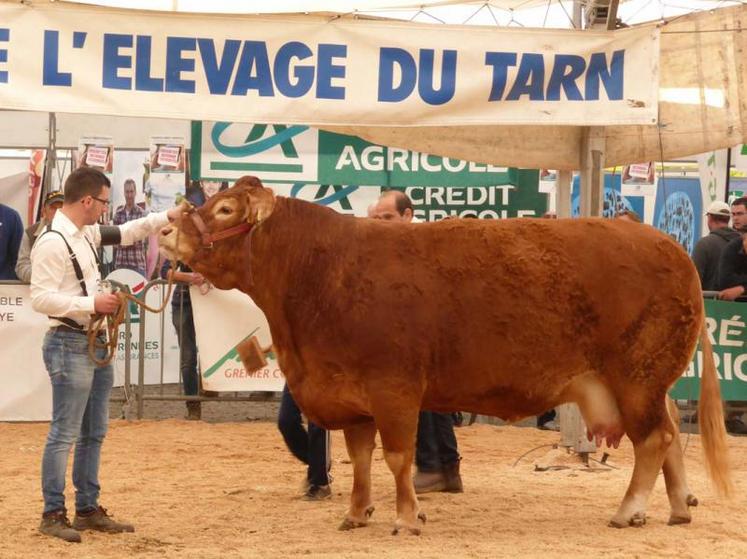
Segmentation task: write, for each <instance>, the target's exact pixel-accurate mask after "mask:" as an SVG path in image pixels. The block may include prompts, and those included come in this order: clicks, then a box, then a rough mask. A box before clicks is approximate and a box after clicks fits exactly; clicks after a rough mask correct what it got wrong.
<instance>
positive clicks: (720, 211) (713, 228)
mask: <svg viewBox="0 0 747 559" xmlns="http://www.w3.org/2000/svg"><path fill="white" fill-rule="evenodd" d="M706 218H707V219H708V230H709V231H710V233H709V234H708V235H706V236H705V237H703V238H702V239H700V240H699V241H698V242H697V243H696V244H695V248H694V249H693V262H694V263H695V268H697V270H698V276H700V285H701V288H702V289H703V291H717V290H718V288H719V284H718V265H719V258H720V257H721V251H722V250H723V249H724V247H725V246H726V245H727V244H728V242H729V241H731V240H733V239H736V238H737V237H739V236H740V235H739V231H735V230H734V229H732V228H731V227H729V220H730V219H731V209H730V208H729V204H727V203H726V202H713V203H712V204H711V205H710V206H709V208H708V211H707V212H706Z"/></svg>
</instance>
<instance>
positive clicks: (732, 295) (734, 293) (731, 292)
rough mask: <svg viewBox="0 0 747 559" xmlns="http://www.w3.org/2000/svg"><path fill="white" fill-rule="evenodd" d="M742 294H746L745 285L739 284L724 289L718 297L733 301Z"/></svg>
mask: <svg viewBox="0 0 747 559" xmlns="http://www.w3.org/2000/svg"><path fill="white" fill-rule="evenodd" d="M742 294H744V287H743V286H741V285H737V286H734V287H730V288H729V289H724V290H723V291H721V292H720V293H719V294H718V297H717V298H718V299H723V300H724V301H733V300H734V299H736V298H737V297H740V296H741V295H742Z"/></svg>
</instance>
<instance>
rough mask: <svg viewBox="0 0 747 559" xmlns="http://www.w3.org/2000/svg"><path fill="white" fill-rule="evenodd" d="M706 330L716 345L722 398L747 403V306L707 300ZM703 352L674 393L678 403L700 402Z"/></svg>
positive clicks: (714, 348) (697, 355)
mask: <svg viewBox="0 0 747 559" xmlns="http://www.w3.org/2000/svg"><path fill="white" fill-rule="evenodd" d="M705 308H706V316H707V318H706V327H707V329H708V337H709V338H710V340H711V344H713V357H714V359H715V361H716V370H717V371H718V376H719V378H720V379H721V398H722V399H723V400H725V401H729V400H732V401H739V402H744V401H747V352H746V351H745V343H746V342H747V329H746V328H745V327H746V326H747V323H745V316H746V315H747V303H733V302H728V301H713V300H706V302H705ZM702 370H703V352H702V351H701V349H700V347H699V348H698V350H697V351H696V353H695V357H694V359H693V361H692V362H691V363H690V366H689V367H688V369H687V371H685V373H684V374H683V375H682V378H680V380H678V381H677V384H675V385H674V388H672V390H671V391H670V395H671V396H672V398H675V399H678V400H697V399H698V398H700V377H701V375H702Z"/></svg>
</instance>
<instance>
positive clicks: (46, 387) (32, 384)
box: [0, 285, 52, 421]
mask: <svg viewBox="0 0 747 559" xmlns="http://www.w3.org/2000/svg"><path fill="white" fill-rule="evenodd" d="M47 322H48V320H47V317H46V316H44V315H43V314H39V313H38V312H35V311H34V310H33V309H32V308H31V297H30V295H29V286H28V285H0V340H2V350H0V421H46V420H48V419H50V418H51V416H52V385H51V384H50V383H49V375H48V374H47V370H46V368H45V367H44V361H43V359H42V341H43V339H44V334H46V332H47V330H48V325H47Z"/></svg>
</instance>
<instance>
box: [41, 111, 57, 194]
mask: <svg viewBox="0 0 747 559" xmlns="http://www.w3.org/2000/svg"><path fill="white" fill-rule="evenodd" d="M56 169H57V114H56V113H49V130H48V133H47V161H46V164H45V165H44V180H43V181H42V192H41V196H42V198H41V199H42V200H43V199H44V196H45V195H46V194H47V192H49V191H51V190H52V187H53V184H52V181H53V180H54V171H55V170H56Z"/></svg>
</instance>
